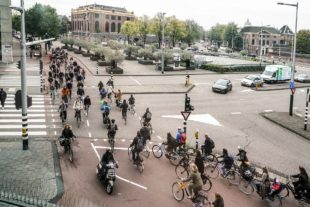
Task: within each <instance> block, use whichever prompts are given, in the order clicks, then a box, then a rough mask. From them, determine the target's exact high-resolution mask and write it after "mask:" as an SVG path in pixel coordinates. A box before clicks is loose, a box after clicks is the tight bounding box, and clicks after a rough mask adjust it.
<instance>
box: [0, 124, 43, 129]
mask: <svg viewBox="0 0 310 207" xmlns="http://www.w3.org/2000/svg"><path fill="white" fill-rule="evenodd" d="M21 128H22V126H21V125H0V129H21ZM46 128H47V127H46V125H31V124H29V125H28V129H46Z"/></svg>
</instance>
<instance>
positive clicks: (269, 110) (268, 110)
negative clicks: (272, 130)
mask: <svg viewBox="0 0 310 207" xmlns="http://www.w3.org/2000/svg"><path fill="white" fill-rule="evenodd" d="M264 112H267V113H268V112H273V110H271V109H267V110H264Z"/></svg>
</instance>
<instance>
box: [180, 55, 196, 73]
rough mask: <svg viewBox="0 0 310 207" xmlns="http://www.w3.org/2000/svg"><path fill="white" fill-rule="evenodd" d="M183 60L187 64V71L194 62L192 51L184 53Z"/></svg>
mask: <svg viewBox="0 0 310 207" xmlns="http://www.w3.org/2000/svg"><path fill="white" fill-rule="evenodd" d="M181 60H183V61H184V62H185V64H186V69H188V68H189V67H190V64H191V61H192V60H194V54H193V52H190V51H183V52H182V53H181Z"/></svg>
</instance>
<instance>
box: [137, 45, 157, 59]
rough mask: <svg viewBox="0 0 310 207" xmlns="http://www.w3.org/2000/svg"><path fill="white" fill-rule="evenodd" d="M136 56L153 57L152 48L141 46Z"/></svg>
mask: <svg viewBox="0 0 310 207" xmlns="http://www.w3.org/2000/svg"><path fill="white" fill-rule="evenodd" d="M138 56H139V57H143V59H144V60H147V59H153V58H154V55H153V51H152V48H150V47H149V48H141V49H140V50H139V51H138Z"/></svg>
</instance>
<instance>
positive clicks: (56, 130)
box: [0, 94, 62, 139]
mask: <svg viewBox="0 0 310 207" xmlns="http://www.w3.org/2000/svg"><path fill="white" fill-rule="evenodd" d="M29 96H31V97H32V106H31V107H30V108H28V110H27V111H28V114H27V116H28V135H29V138H30V139H31V138H54V137H57V136H59V134H60V132H61V128H62V123H61V120H60V118H59V113H58V104H56V103H55V105H53V104H52V101H51V98H50V97H48V96H44V95H29ZM21 117H22V116H21V109H20V110H17V109H16V108H15V100H14V94H7V99H6V101H5V106H4V109H1V107H0V139H4V138H6V139H11V138H20V137H21V134H22V132H21V131H22V119H21Z"/></svg>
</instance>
